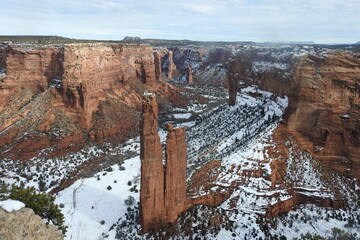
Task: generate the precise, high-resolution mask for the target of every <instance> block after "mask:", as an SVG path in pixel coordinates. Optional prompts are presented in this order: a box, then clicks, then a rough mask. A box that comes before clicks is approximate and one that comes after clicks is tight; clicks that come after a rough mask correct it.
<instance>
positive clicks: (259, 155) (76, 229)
mask: <svg viewBox="0 0 360 240" xmlns="http://www.w3.org/2000/svg"><path fill="white" fill-rule="evenodd" d="M219 98H221V96H218V95H216V96H215V95H213V96H209V99H213V100H216V99H219ZM286 106H287V98H280V97H277V96H275V95H273V94H271V93H269V92H265V91H261V90H259V89H257V88H256V87H248V88H245V89H243V90H242V91H241V92H240V93H239V94H238V97H237V104H236V106H233V107H230V106H228V105H227V104H221V105H218V106H217V107H214V108H212V109H211V110H210V111H205V110H204V109H206V106H205V104H194V105H192V106H189V107H188V108H187V109H174V113H170V114H169V116H166V118H165V119H166V121H165V120H164V122H165V123H166V122H176V120H177V119H178V120H179V122H178V124H177V126H185V127H187V131H186V134H187V148H188V149H187V151H188V172H187V174H188V176H189V178H190V177H191V176H192V174H193V172H194V171H195V170H196V169H198V168H199V167H201V166H202V165H203V164H205V163H207V162H208V161H210V160H219V161H220V164H221V168H222V169H223V171H222V172H221V173H220V175H219V177H218V179H217V182H216V184H217V185H218V186H219V187H223V188H226V187H227V185H229V184H231V183H232V182H235V181H241V182H242V184H241V185H240V186H238V187H237V188H236V189H234V191H233V192H232V194H231V196H230V198H229V199H228V200H225V201H224V202H223V203H222V204H221V205H220V206H218V207H215V208H209V207H203V206H195V207H193V208H192V209H190V210H189V211H188V212H186V213H184V214H183V215H182V216H181V217H180V220H179V223H178V224H177V226H176V227H175V228H176V230H175V236H173V239H189V237H190V236H189V235H187V234H186V233H185V229H186V227H187V226H190V227H191V234H192V238H193V239H205V238H206V239H276V238H280V237H282V236H284V237H286V238H283V239H292V238H300V237H301V235H302V234H306V233H308V232H310V233H312V234H315V233H317V234H320V235H322V236H325V237H326V236H330V235H331V234H332V232H331V231H332V229H333V228H339V229H344V230H345V231H347V232H352V233H357V232H360V228H359V224H360V213H359V212H358V211H357V209H358V206H357V203H356V199H354V200H351V199H352V198H353V197H354V193H353V192H352V189H351V188H349V187H347V186H346V184H343V183H344V182H343V181H342V180H343V179H342V178H341V177H340V176H337V175H334V176H333V178H334V179H335V180H336V181H337V182H338V184H339V185H340V186H342V187H343V189H342V190H341V191H342V193H343V194H344V197H345V198H346V199H347V200H348V201H349V202H350V204H349V209H347V210H341V209H340V210H334V209H330V208H321V207H316V206H314V205H301V206H299V207H298V208H296V209H294V210H292V211H290V212H288V213H282V214H280V215H279V216H277V217H273V218H271V219H265V218H264V217H263V214H264V213H265V210H264V209H265V208H266V207H267V206H269V205H272V204H275V203H276V202H277V201H279V200H281V201H283V200H286V199H288V198H290V197H291V196H290V195H289V194H288V192H287V191H286V189H280V188H279V189H277V188H275V189H270V188H271V182H270V181H269V180H268V179H266V178H264V177H257V176H246V177H244V176H243V175H242V173H243V171H246V170H248V171H254V170H256V169H258V168H261V169H262V170H263V171H264V172H265V173H267V174H265V175H269V174H270V173H271V167H270V161H267V158H268V155H267V149H269V148H271V147H273V146H272V144H273V141H272V134H273V132H274V130H275V128H276V127H277V125H278V122H279V121H280V120H281V117H282V114H283V112H284V110H285V108H286ZM170 115H171V116H170ZM194 115H196V118H192V116H194ZM159 134H160V137H161V139H162V141H164V139H165V136H166V131H165V130H163V129H162V128H159ZM289 146H290V147H291V143H289ZM290 149H293V152H291V151H290V153H289V158H288V159H287V164H288V170H287V172H288V176H287V178H288V179H287V180H288V181H293V180H296V181H297V182H298V186H299V188H303V189H304V191H305V190H306V191H307V192H309V194H310V195H311V194H314V195H318V194H326V191H322V189H329V186H328V184H329V183H327V182H324V181H323V180H322V178H321V172H320V171H319V169H318V167H317V165H316V162H315V161H314V159H312V157H311V156H310V155H309V154H307V153H306V152H303V153H299V152H297V148H296V146H294V147H293V148H290ZM139 151H140V146H139V139H138V138H135V139H131V140H129V141H128V142H127V143H125V144H122V145H119V146H110V145H109V146H106V147H96V146H93V147H90V148H88V149H84V150H82V151H80V152H78V153H73V154H69V155H68V156H67V158H66V157H65V158H61V159H50V160H44V159H34V160H35V164H34V165H32V166H27V167H25V168H24V169H25V170H24V171H23V172H22V174H18V172H17V166H16V163H14V162H11V161H4V162H3V163H2V164H1V167H2V169H1V171H7V174H4V176H1V180H2V181H4V182H7V183H19V182H20V181H22V182H23V184H24V185H25V186H35V187H36V188H40V184H39V182H40V181H39V178H40V179H41V181H42V182H41V185H42V186H43V187H44V188H45V189H47V191H50V190H51V189H53V188H54V187H55V186H56V184H55V183H57V182H60V181H61V179H64V178H66V177H67V176H68V174H70V173H71V172H72V171H74V169H76V167H78V166H80V165H81V164H83V163H86V162H87V161H89V159H91V158H95V157H102V156H107V157H109V156H113V157H114V158H116V157H118V156H122V157H121V158H119V161H118V162H117V163H116V164H113V165H111V166H109V167H106V168H105V169H104V170H101V171H99V172H97V173H95V174H94V175H93V176H91V177H88V178H81V179H79V180H77V181H75V182H74V183H73V184H72V185H70V186H69V187H67V188H66V189H64V190H62V191H60V192H58V193H57V196H56V197H57V198H56V203H57V204H59V206H60V207H61V210H62V212H63V214H64V215H65V221H66V225H68V226H69V228H68V232H67V234H66V237H65V239H67V240H75V239H79V240H86V239H88V240H97V239H148V238H150V239H157V238H158V237H159V236H165V235H166V233H165V232H160V233H159V234H158V235H156V236H149V235H148V234H145V235H140V234H138V229H139V228H140V226H139V224H138V222H137V214H138V204H139V190H140V165H141V163H140V159H139ZM126 153H132V154H131V156H130V155H129V156H130V157H126ZM133 155H135V157H134V156H133ZM69 159H70V161H69ZM294 166H301V167H295V168H294ZM18 167H19V166H18ZM232 169H239V171H236V172H234V171H232ZM52 182H55V183H54V185H52V184H51V183H52ZM210 190H211V189H210ZM213 190H214V189H213ZM203 191H204V192H201V191H199V192H198V194H200V195H201V194H205V193H206V191H208V190H205V189H204V190H203ZM328 194H329V196H330V197H331V192H329V193H328ZM272 196H274V197H272ZM275 196H276V197H275ZM211 215H214V216H219V219H220V218H221V219H223V220H222V221H218V222H216V221H217V220H216V221H215V220H214V222H212V221H213V220H212V217H211ZM209 223H210V224H209ZM214 223H216V226H215V224H214ZM211 226H212V227H211ZM160 239H161V237H160Z"/></svg>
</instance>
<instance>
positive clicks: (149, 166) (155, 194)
mask: <svg viewBox="0 0 360 240" xmlns="http://www.w3.org/2000/svg"><path fill="white" fill-rule="evenodd" d="M140 143H141V144H140V147H141V148H140V159H141V191H140V224H141V226H142V231H143V232H147V231H149V230H150V229H157V228H158V227H159V226H161V225H163V224H164V223H165V222H166V221H165V220H166V214H165V202H164V167H163V164H162V150H161V143H160V137H159V134H158V105H157V103H156V97H155V95H154V94H146V95H144V100H143V108H142V118H141V123H140Z"/></svg>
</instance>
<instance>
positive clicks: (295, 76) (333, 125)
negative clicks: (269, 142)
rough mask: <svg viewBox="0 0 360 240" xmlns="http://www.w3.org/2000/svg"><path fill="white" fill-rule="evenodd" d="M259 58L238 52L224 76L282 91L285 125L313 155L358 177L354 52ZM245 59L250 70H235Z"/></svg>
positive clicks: (359, 67)
mask: <svg viewBox="0 0 360 240" xmlns="http://www.w3.org/2000/svg"><path fill="white" fill-rule="evenodd" d="M262 58H263V57H260V59H261V61H260V60H259V56H256V55H255V57H254V55H252V57H251V58H250V57H249V54H245V53H239V54H238V55H237V58H236V60H235V62H233V63H232V65H231V68H229V70H230V71H229V76H234V75H235V74H236V73H238V74H240V75H241V76H240V77H239V79H251V83H255V84H257V85H258V86H259V87H261V88H263V89H265V90H267V91H270V92H274V93H276V94H277V95H280V96H282V95H287V96H288V97H289V106H288V110H287V111H286V113H285V116H284V120H285V122H286V124H287V131H288V132H289V133H291V134H293V135H294V136H296V138H297V139H298V140H299V141H300V142H301V143H302V146H303V147H304V148H306V149H307V150H309V151H310V152H311V153H312V154H313V155H314V156H316V158H317V159H319V160H321V161H323V162H324V163H325V164H328V165H329V166H330V167H332V168H333V169H335V170H337V171H339V172H341V173H342V174H344V175H345V176H347V177H349V178H354V177H356V178H359V176H360V170H359V169H360V159H359V156H360V155H359V153H360V152H359V151H360V148H359V119H360V105H359V103H360V100H359V96H360V92H359V89H360V82H359V77H358V76H359V71H360V61H359V57H358V55H356V54H353V53H350V52H344V51H338V52H335V51H334V52H329V53H326V54H324V53H321V54H316V53H313V54H307V55H303V56H297V57H291V58H290V57H284V58H283V59H282V60H279V62H276V61H275V60H274V59H271V58H270V59H271V60H269V58H268V61H264V60H263V59H262ZM246 59H247V60H250V61H249V62H247V61H245V60H246ZM244 64H247V65H248V66H249V68H250V67H251V71H247V72H246V71H240V70H239V71H237V70H236V68H238V69H240V66H242V65H244ZM234 65H238V66H235V67H234ZM229 82H230V81H229ZM244 82H245V84H247V81H244Z"/></svg>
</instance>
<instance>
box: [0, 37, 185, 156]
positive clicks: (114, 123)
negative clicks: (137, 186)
mask: <svg viewBox="0 0 360 240" xmlns="http://www.w3.org/2000/svg"><path fill="white" fill-rule="evenodd" d="M161 57H162V55H161V54H158V53H154V52H153V49H152V48H151V47H150V46H149V45H143V44H108V43H99V44H69V45H62V46H57V45H49V46H41V47H39V46H35V45H21V46H14V45H12V46H8V48H7V51H6V58H7V63H6V67H7V74H6V75H5V77H4V78H3V79H1V82H0V100H1V101H0V110H1V112H0V156H2V157H10V158H13V157H16V158H17V159H27V158H29V157H31V156H34V155H36V154H37V153H38V152H39V151H40V150H41V149H43V147H41V146H39V144H35V145H34V144H33V143H32V142H33V141H32V140H31V139H33V138H35V136H42V137H41V138H42V139H44V141H45V142H43V141H42V142H43V144H45V146H48V145H50V146H51V145H52V144H53V143H54V142H56V143H57V144H56V145H57V146H59V148H57V147H55V149H54V150H52V152H51V155H57V154H62V153H63V152H66V151H73V150H74V149H76V148H79V147H81V146H82V145H83V144H84V143H85V141H88V140H90V141H95V142H104V141H113V140H114V139H116V140H120V141H123V140H125V139H127V138H128V137H130V136H135V135H136V133H137V129H138V121H137V119H139V111H140V110H141V105H142V94H143V93H144V92H145V91H146V90H147V89H148V90H151V91H153V92H155V93H156V94H157V95H159V96H161V98H162V99H163V102H164V103H166V102H174V103H179V102H181V101H179V100H181V96H180V95H179V94H178V93H177V90H176V88H174V87H172V86H171V85H170V84H168V83H166V82H164V81H162V73H161V69H160V67H159V66H160V59H161ZM25 133H26V136H25V135H24V134H25ZM32 136H33V137H32ZM14 139H17V140H16V141H14ZM71 142H74V143H75V144H72V143H71ZM69 143H70V144H69ZM20 146H21V148H20ZM60 147H61V149H60ZM63 148H65V149H63ZM27 149H29V150H30V149H31V151H27ZM3 153H4V155H3ZM16 155H17V156H16Z"/></svg>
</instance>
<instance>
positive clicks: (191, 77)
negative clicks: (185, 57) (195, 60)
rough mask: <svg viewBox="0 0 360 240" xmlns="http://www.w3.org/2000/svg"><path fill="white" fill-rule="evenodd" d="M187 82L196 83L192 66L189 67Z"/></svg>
mask: <svg viewBox="0 0 360 240" xmlns="http://www.w3.org/2000/svg"><path fill="white" fill-rule="evenodd" d="M186 82H187V84H188V85H189V84H193V83H194V79H193V73H192V70H191V67H190V66H188V68H187V76H186Z"/></svg>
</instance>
